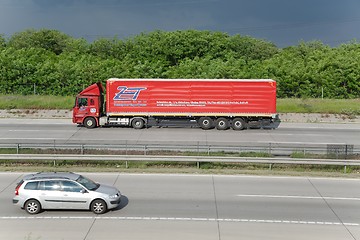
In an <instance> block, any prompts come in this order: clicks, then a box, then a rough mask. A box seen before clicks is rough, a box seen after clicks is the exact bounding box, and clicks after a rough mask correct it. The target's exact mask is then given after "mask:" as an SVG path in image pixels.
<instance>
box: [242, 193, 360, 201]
mask: <svg viewBox="0 0 360 240" xmlns="http://www.w3.org/2000/svg"><path fill="white" fill-rule="evenodd" d="M236 196H237V197H254V198H256V197H257V198H293V199H326V200H349V201H360V198H355V197H315V196H300V195H299V196H291V195H257V194H238V195H236Z"/></svg>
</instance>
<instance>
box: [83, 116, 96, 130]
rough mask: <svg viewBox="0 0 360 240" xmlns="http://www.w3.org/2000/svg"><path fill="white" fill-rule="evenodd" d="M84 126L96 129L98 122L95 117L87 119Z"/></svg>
mask: <svg viewBox="0 0 360 240" xmlns="http://www.w3.org/2000/svg"><path fill="white" fill-rule="evenodd" d="M84 126H85V127H86V128H94V127H96V120H95V118H93V117H87V118H85V120H84Z"/></svg>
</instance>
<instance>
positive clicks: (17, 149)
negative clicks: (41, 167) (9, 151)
mask: <svg viewBox="0 0 360 240" xmlns="http://www.w3.org/2000/svg"><path fill="white" fill-rule="evenodd" d="M19 152H20V144H19V143H18V144H17V145H16V154H19Z"/></svg>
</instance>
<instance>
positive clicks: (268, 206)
mask: <svg viewBox="0 0 360 240" xmlns="http://www.w3.org/2000/svg"><path fill="white" fill-rule="evenodd" d="M22 175H23V173H0V239H6V240H12V239H16V240H18V239H59V240H60V239H84V240H90V239H94V240H95V239H107V240H111V239H127V240H128V239H158V240H163V239H164V240H165V239H166V240H168V239H197V240H202V239H204V240H205V239H206V240H208V239H214V240H231V239H236V240H238V239H248V240H254V239H259V240H260V239H261V240H263V239H267V240H271V239H274V240H275V239H276V240H278V239H293V240H297V239H307V240H311V239H314V240H319V239H326V240H339V239H341V240H353V239H360V180H359V179H330V178H307V177H269V176H267V177H264V176H223V175H164V174H121V173H86V174H85V175H86V176H88V177H90V178H92V179H94V180H96V181H98V182H102V183H106V184H110V185H114V186H116V187H118V188H119V189H120V190H121V191H122V193H123V195H124V196H123V198H122V203H121V206H120V207H119V208H118V209H115V210H113V211H110V212H107V213H105V214H103V215H95V214H93V213H92V212H88V211H44V212H42V213H40V214H38V215H36V216H32V215H29V214H27V213H26V212H25V211H24V210H21V209H20V208H18V207H17V206H13V205H12V202H11V199H12V197H13V194H14V188H15V184H16V182H18V181H19V179H20V178H21V176H22Z"/></svg>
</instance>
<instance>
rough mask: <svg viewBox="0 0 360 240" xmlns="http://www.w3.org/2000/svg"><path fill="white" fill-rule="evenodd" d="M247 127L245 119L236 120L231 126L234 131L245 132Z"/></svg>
mask: <svg viewBox="0 0 360 240" xmlns="http://www.w3.org/2000/svg"><path fill="white" fill-rule="evenodd" d="M245 126H246V123H245V121H244V119H242V118H235V119H234V120H233V121H232V124H231V127H232V129H234V130H237V131H238V130H243V129H244V128H245Z"/></svg>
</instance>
